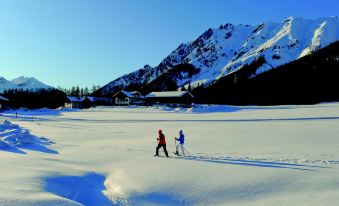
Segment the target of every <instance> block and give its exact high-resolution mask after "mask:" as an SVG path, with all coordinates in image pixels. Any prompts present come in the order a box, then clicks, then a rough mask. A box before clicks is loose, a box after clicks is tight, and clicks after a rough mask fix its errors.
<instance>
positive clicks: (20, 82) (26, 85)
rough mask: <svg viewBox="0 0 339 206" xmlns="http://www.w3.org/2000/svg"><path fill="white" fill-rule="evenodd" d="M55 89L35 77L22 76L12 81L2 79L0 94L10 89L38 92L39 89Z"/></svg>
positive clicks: (0, 80) (0, 78)
mask: <svg viewBox="0 0 339 206" xmlns="http://www.w3.org/2000/svg"><path fill="white" fill-rule="evenodd" d="M51 88H53V87H51V86H48V85H46V84H44V83H42V82H40V81H39V80H37V79H35V78H34V77H24V76H20V77H18V78H15V79H13V80H11V81H9V80H7V79H5V78H3V77H0V93H2V92H4V91H5V90H8V89H23V90H37V89H51Z"/></svg>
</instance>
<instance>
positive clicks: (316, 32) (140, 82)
mask: <svg viewBox="0 0 339 206" xmlns="http://www.w3.org/2000/svg"><path fill="white" fill-rule="evenodd" d="M338 40H339V19H338V18H337V17H325V18H319V19H315V20H311V19H303V18H300V17H294V16H291V17H288V18H287V19H285V20H284V21H282V22H270V21H269V22H264V23H262V24H259V25H257V26H251V25H241V24H239V25H234V24H231V23H227V24H225V25H221V26H219V27H218V28H213V29H212V28H209V29H207V30H206V31H205V32H203V33H202V34H201V35H200V36H199V37H198V38H197V39H195V40H193V41H191V42H187V43H182V44H180V45H179V47H177V49H175V50H174V51H173V52H171V53H170V54H169V55H168V56H167V57H165V58H164V59H163V60H162V61H161V62H160V64H159V65H158V66H155V67H144V68H141V69H139V70H137V71H135V72H132V73H130V74H127V75H124V76H123V77H120V78H118V79H116V80H114V81H112V82H110V83H109V84H107V85H105V86H104V87H103V88H102V89H101V91H102V94H103V95H107V94H110V93H114V92H115V90H116V89H117V88H130V87H133V89H134V90H138V89H141V88H142V87H145V86H146V85H147V84H150V83H151V82H152V81H155V80H156V79H157V78H159V77H160V76H161V75H162V74H164V73H166V72H167V71H169V70H171V69H172V68H173V67H175V66H177V65H180V64H190V65H193V66H194V67H195V68H197V69H199V72H196V73H194V75H192V76H191V75H185V74H184V73H182V74H181V75H179V73H178V71H176V72H177V73H176V74H177V75H172V76H171V78H173V79H172V80H173V81H171V84H173V83H175V84H176V85H177V87H178V88H180V87H183V86H187V84H188V83H190V84H191V86H192V87H195V86H196V85H198V84H201V83H204V84H210V83H213V82H214V81H216V80H217V79H219V78H221V77H223V76H227V75H229V74H231V73H233V72H235V71H238V70H240V69H242V68H243V67H244V66H246V65H249V64H251V63H252V62H253V61H255V60H256V59H258V58H259V57H262V58H264V59H265V63H264V64H263V65H261V66H260V67H259V68H257V71H256V72H255V74H254V75H257V74H260V73H263V72H266V71H268V70H270V69H272V68H276V67H278V66H280V65H283V64H286V63H289V62H291V61H293V60H296V59H298V58H301V57H303V56H305V55H308V54H310V53H312V52H313V51H316V50H318V49H320V48H323V47H326V46H327V45H329V44H330V43H333V42H335V41H338ZM162 78H163V77H162ZM157 89H158V90H161V88H157Z"/></svg>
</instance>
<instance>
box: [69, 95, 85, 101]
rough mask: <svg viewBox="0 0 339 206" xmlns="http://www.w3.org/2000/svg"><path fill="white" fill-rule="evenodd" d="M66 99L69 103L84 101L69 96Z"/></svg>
mask: <svg viewBox="0 0 339 206" xmlns="http://www.w3.org/2000/svg"><path fill="white" fill-rule="evenodd" d="M67 99H68V100H69V101H71V102H82V101H84V99H85V98H83V97H82V98H79V97H70V96H67Z"/></svg>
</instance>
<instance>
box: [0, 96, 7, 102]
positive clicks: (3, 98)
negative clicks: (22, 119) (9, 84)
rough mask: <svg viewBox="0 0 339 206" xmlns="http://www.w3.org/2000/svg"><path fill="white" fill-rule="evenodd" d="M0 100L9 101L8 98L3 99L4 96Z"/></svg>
mask: <svg viewBox="0 0 339 206" xmlns="http://www.w3.org/2000/svg"><path fill="white" fill-rule="evenodd" d="M0 100H3V101H9V100H8V99H7V98H5V97H3V96H0Z"/></svg>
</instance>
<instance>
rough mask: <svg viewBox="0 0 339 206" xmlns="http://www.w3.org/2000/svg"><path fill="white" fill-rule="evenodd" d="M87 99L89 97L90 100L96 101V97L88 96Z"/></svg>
mask: <svg viewBox="0 0 339 206" xmlns="http://www.w3.org/2000/svg"><path fill="white" fill-rule="evenodd" d="M86 98H87V99H89V101H91V102H94V101H95V97H86Z"/></svg>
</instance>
